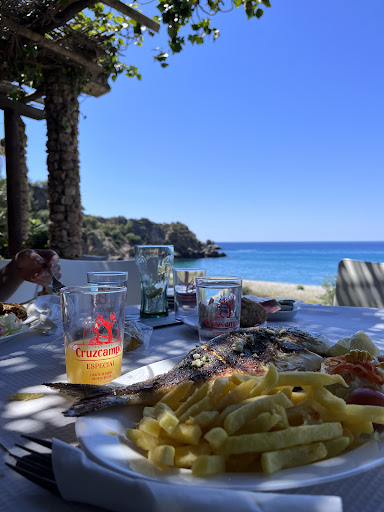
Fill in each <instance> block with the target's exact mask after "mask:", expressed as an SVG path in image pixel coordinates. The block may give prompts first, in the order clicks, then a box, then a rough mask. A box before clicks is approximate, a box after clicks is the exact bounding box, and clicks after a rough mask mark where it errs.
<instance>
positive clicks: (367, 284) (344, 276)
mask: <svg viewBox="0 0 384 512" xmlns="http://www.w3.org/2000/svg"><path fill="white" fill-rule="evenodd" d="M334 305H335V306H361V307H369V308H384V263H374V262H370V261H358V260H351V259H343V260H341V261H340V263H339V266H338V270H337V277H336V291H335V300H334Z"/></svg>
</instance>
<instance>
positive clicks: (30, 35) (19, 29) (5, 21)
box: [0, 16, 103, 74]
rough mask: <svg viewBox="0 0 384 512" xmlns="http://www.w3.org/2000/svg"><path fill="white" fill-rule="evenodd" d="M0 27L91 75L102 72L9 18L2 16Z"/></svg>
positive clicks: (97, 66) (97, 67) (99, 67)
mask: <svg viewBox="0 0 384 512" xmlns="http://www.w3.org/2000/svg"><path fill="white" fill-rule="evenodd" d="M0 25H3V26H4V27H7V28H9V29H10V30H12V31H13V32H15V33H16V34H20V35H22V36H23V37H26V38H27V39H30V40H31V41H34V42H35V43H38V44H39V45H40V46H42V47H43V48H46V49H47V50H50V51H51V52H53V53H56V54H59V55H60V56H61V57H65V58H67V59H69V60H71V61H72V62H76V63H77V64H79V65H80V66H82V67H84V68H86V69H88V71H90V72H91V73H94V74H100V73H101V72H102V71H103V68H102V67H101V66H99V65H98V64H95V63H94V62H92V61H91V60H88V59H86V58H85V57H82V56H81V55H78V54H77V53H74V52H71V51H70V50H67V49H66V48H64V47H63V46H61V45H60V44H58V43H54V42H53V41H50V40H49V39H46V38H45V37H44V36H42V35H40V34H37V33H36V32H33V31H32V30H29V29H28V28H25V27H23V26H21V25H19V24H17V23H15V22H14V21H13V20H11V19H10V18H7V17H5V16H2V18H0Z"/></svg>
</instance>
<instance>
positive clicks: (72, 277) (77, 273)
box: [60, 259, 141, 306]
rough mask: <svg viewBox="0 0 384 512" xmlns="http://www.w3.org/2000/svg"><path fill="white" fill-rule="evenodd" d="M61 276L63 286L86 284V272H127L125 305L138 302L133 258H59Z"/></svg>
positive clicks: (138, 294) (137, 277) (137, 285)
mask: <svg viewBox="0 0 384 512" xmlns="http://www.w3.org/2000/svg"><path fill="white" fill-rule="evenodd" d="M60 266H61V278H60V281H61V282H62V283H63V284H64V285H65V286H81V285H84V284H87V272H103V271H108V270H111V271H116V272H119V271H126V272H128V286H127V305H128V306H130V305H132V304H140V300H141V299H140V278H139V271H138V269H137V266H136V263H135V260H105V261H84V260H65V259H60Z"/></svg>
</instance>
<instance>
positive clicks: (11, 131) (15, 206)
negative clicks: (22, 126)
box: [4, 108, 23, 258]
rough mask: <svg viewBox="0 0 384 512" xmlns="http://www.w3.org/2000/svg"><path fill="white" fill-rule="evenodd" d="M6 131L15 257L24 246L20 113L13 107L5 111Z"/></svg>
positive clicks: (10, 239) (12, 252)
mask: <svg viewBox="0 0 384 512" xmlns="http://www.w3.org/2000/svg"><path fill="white" fill-rule="evenodd" d="M4 131H5V161H6V172H7V213H8V257H9V258H13V257H14V256H15V255H16V254H17V253H18V252H19V251H20V250H21V249H22V247H23V238H22V233H21V190H20V180H19V175H20V155H19V129H18V115H17V112H16V111H15V110H13V109H8V108H6V109H5V111H4Z"/></svg>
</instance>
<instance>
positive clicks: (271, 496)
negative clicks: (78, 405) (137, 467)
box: [52, 439, 342, 512]
mask: <svg viewBox="0 0 384 512" xmlns="http://www.w3.org/2000/svg"><path fill="white" fill-rule="evenodd" d="M52 462H53V470H54V473H55V478H56V483H57V486H58V488H59V491H60V494H61V496H62V497H63V498H64V499H65V500H68V501H75V502H80V503H86V504H88V505H96V506H98V507H101V508H105V509H106V510H111V511H113V512H127V510H129V512H143V511H145V512H176V511H177V512H196V511H197V510H203V511H204V512H217V511H218V510H219V511H220V512H233V511H234V510H236V512H308V510H311V511H313V512H316V511H318V512H320V511H324V510H326V511H327V512H342V503H341V498H340V497H338V496H309V495H297V494H296V495H290V494H280V493H263V492H252V491H239V490H230V489H227V488H223V487H220V488H217V487H216V488H215V487H199V486H195V485H181V484H180V485H179V484H168V483H162V482H158V481H154V480H149V479H145V478H143V477H139V476H138V477H131V476H128V475H123V474H120V473H117V472H115V471H112V470H110V469H108V468H105V467H103V466H100V465H99V464H97V463H96V462H93V461H91V460H89V459H88V458H87V457H86V455H85V454H84V453H83V452H82V451H81V450H79V449H78V448H75V447H73V446H70V445H68V444H66V443H63V442H62V441H59V440H58V439H53V445H52Z"/></svg>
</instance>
